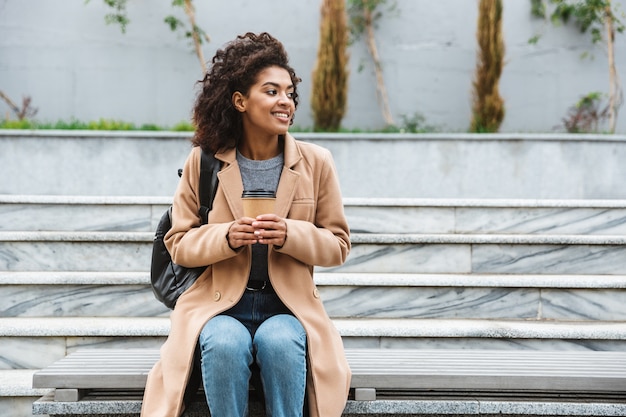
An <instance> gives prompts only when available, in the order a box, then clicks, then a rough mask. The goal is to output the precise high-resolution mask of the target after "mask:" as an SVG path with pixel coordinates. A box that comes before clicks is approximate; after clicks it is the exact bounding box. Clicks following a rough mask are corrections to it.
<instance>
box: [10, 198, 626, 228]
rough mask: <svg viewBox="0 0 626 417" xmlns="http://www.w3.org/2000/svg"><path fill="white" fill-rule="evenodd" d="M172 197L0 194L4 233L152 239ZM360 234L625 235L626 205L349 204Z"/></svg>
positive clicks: (601, 202) (415, 201)
mask: <svg viewBox="0 0 626 417" xmlns="http://www.w3.org/2000/svg"><path fill="white" fill-rule="evenodd" d="M170 203H171V197H146V196H117V197H115V196H109V197H106V196H103V197H102V196H55V195H0V216H2V219H3V222H2V223H0V231H1V230H4V231H46V230H48V231H54V230H58V231H97V230H99V231H131V232H150V231H153V230H154V229H155V227H156V224H157V222H158V220H159V218H160V217H161V215H162V214H163V211H164V210H165V209H166V207H167V206H168V205H169V204H170ZM344 204H345V211H346V216H347V218H348V222H349V224H350V226H351V228H352V231H353V232H355V233H453V234H454V233H495V234H602V235H623V234H626V200H511V199H390V198H345V199H344Z"/></svg>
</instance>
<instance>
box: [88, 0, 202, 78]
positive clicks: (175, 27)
mask: <svg viewBox="0 0 626 417" xmlns="http://www.w3.org/2000/svg"><path fill="white" fill-rule="evenodd" d="M90 1H91V0H85V3H89V2H90ZM103 1H104V4H106V5H107V6H108V7H110V8H111V9H113V11H112V12H111V13H107V14H106V15H105V16H104V21H105V22H106V23H107V24H118V25H120V29H121V31H122V33H126V26H128V24H129V23H130V19H129V18H128V14H127V9H126V5H127V3H128V0H103ZM172 7H174V8H182V9H183V11H184V12H185V14H186V15H187V20H188V21H189V26H190V27H187V25H186V24H185V23H184V22H183V21H182V20H180V19H178V18H177V17H176V16H174V15H169V16H166V17H165V19H163V21H164V22H165V24H167V26H168V27H169V28H170V30H171V31H172V32H178V31H182V32H183V34H184V37H185V38H186V39H190V40H191V41H192V45H193V49H194V52H195V54H196V56H197V57H198V61H200V67H201V68H202V73H203V74H204V73H205V72H206V70H207V68H206V62H205V60H204V53H203V52H202V44H203V42H204V41H206V42H210V38H209V36H208V35H207V34H206V32H205V31H204V30H203V29H202V28H201V27H200V26H198V25H197V24H196V9H195V7H194V5H193V0H172Z"/></svg>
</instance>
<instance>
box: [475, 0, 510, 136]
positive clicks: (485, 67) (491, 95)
mask: <svg viewBox="0 0 626 417" xmlns="http://www.w3.org/2000/svg"><path fill="white" fill-rule="evenodd" d="M476 38H477V40H478V47H479V51H478V60H477V64H476V74H475V76H474V82H473V95H472V98H473V106H472V123H471V125H470V131H471V132H476V133H491V132H497V131H498V130H499V129H500V124H501V123H502V120H504V100H503V99H502V97H501V96H500V91H499V85H498V84H499V81H500V75H501V74H502V67H503V65H504V40H503V36H502V0H480V2H479V5H478V29H477V31H476Z"/></svg>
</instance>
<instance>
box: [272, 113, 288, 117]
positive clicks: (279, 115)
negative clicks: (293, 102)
mask: <svg viewBox="0 0 626 417" xmlns="http://www.w3.org/2000/svg"><path fill="white" fill-rule="evenodd" d="M274 116H276V117H289V115H288V114H287V113H274Z"/></svg>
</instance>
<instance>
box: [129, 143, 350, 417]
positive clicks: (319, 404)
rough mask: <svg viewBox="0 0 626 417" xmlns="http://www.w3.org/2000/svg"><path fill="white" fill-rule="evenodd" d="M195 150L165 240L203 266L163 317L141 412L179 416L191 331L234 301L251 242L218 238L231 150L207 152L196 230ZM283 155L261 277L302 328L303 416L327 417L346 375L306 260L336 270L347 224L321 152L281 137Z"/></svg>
mask: <svg viewBox="0 0 626 417" xmlns="http://www.w3.org/2000/svg"><path fill="white" fill-rule="evenodd" d="M200 152H201V151H200V148H197V147H196V148H194V149H193V150H192V151H191V153H190V155H189V157H188V159H187V161H186V162H185V166H184V169H183V176H182V178H181V180H180V183H179V186H178V189H177V191H176V193H175V195H174V202H173V215H172V217H173V219H172V229H171V230H170V232H169V233H168V234H167V235H166V238H165V242H166V245H167V247H168V249H169V251H170V253H171V254H172V259H173V260H174V262H176V263H178V264H181V265H185V266H188V267H197V266H203V265H210V266H209V267H208V268H207V270H206V271H205V272H204V274H203V275H202V276H201V277H200V278H199V279H198V280H197V281H196V282H195V283H194V285H192V286H191V288H189V289H188V290H187V291H186V292H185V293H184V294H183V295H182V296H181V297H180V298H179V300H178V302H177V304H176V308H175V309H174V310H173V311H172V313H171V316H170V320H171V330H170V334H169V336H168V338H167V340H166V342H165V343H164V344H163V346H162V348H161V357H160V360H159V361H158V362H157V363H156V364H155V366H154V368H153V369H152V370H151V372H150V374H149V375H148V381H147V384H146V390H145V394H144V399H143V405H142V411H141V415H142V416H143V417H177V416H179V415H180V414H181V413H182V412H183V408H184V405H183V395H184V392H185V387H186V384H187V381H188V379H189V376H190V372H191V365H192V363H193V355H194V349H195V347H196V342H197V339H198V335H199V334H200V331H201V330H202V327H203V326H204V324H205V323H206V322H207V321H208V320H209V319H210V318H211V317H213V316H215V315H216V314H219V313H220V312H222V311H224V310H227V309H229V308H230V307H232V306H234V305H235V304H236V303H237V301H238V300H239V299H240V297H241V296H242V294H243V291H244V289H245V286H246V282H247V278H248V273H249V270H250V263H251V251H250V248H249V247H245V248H243V249H240V250H238V251H233V250H232V249H230V247H229V246H228V243H227V241H226V238H225V236H226V233H227V231H228V228H229V227H230V225H231V224H232V222H233V221H234V220H235V219H237V218H239V217H241V216H242V215H243V207H242V202H241V193H242V191H243V185H242V180H241V174H240V172H239V167H238V165H237V161H236V151H235V150H234V149H232V150H229V151H226V152H224V153H220V154H217V155H216V158H217V159H219V160H220V161H222V162H223V167H222V170H221V171H220V172H219V174H218V178H219V187H218V191H217V194H216V196H215V201H214V203H213V210H212V211H211V212H210V214H209V223H208V224H206V225H202V226H200V219H199V217H198V214H197V213H198V206H199V202H198V183H199V173H200ZM284 157H285V166H284V167H283V171H282V174H281V177H280V182H279V185H278V190H277V193H276V214H278V215H279V216H281V217H283V218H285V221H286V223H287V240H286V242H285V244H284V245H283V246H282V247H281V248H280V249H277V248H275V247H272V248H270V250H269V255H268V256H269V261H268V269H269V276H270V280H271V282H272V286H273V287H274V289H275V290H276V293H277V294H278V296H279V297H280V298H281V300H282V301H283V302H284V303H285V305H286V306H287V307H288V308H289V309H290V310H291V311H292V312H293V313H294V315H295V316H296V317H297V318H298V319H299V320H300V322H301V323H302V324H303V326H304V328H305V330H306V334H307V349H308V352H307V362H308V363H307V369H308V372H307V396H308V405H309V412H310V415H311V417H336V416H340V415H341V413H342V411H343V409H344V407H345V403H346V399H347V394H348V390H349V387H350V375H351V373H350V368H349V366H348V363H347V361H346V358H345V355H344V351H343V345H342V342H341V337H340V335H339V333H338V332H337V330H336V329H335V327H334V326H333V324H332V322H331V321H330V319H329V317H328V315H327V313H326V311H325V310H324V306H323V304H322V301H321V300H320V298H319V293H318V291H317V289H316V287H315V284H314V282H313V265H319V266H326V267H328V266H336V265H340V264H342V263H343V262H344V261H345V260H346V257H347V256H348V252H349V251H350V240H349V230H348V224H347V221H346V218H345V215H344V210H343V203H342V197H341V192H340V188H339V182H338V179H337V174H336V171H335V166H334V162H333V160H332V156H331V154H330V152H329V151H328V150H326V149H324V148H321V147H319V146H316V145H313V144H308V143H303V142H299V141H296V140H295V139H293V137H291V136H290V135H289V134H287V135H286V137H285V146H284Z"/></svg>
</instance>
